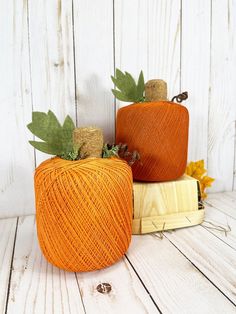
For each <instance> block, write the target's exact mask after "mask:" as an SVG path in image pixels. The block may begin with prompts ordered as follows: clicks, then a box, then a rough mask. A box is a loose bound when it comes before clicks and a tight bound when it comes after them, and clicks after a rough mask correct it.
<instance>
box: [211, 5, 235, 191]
mask: <svg viewBox="0 0 236 314" xmlns="http://www.w3.org/2000/svg"><path fill="white" fill-rule="evenodd" d="M211 24H212V31H211V32H212V35H211V75H210V103H209V106H210V107H209V126H208V127H209V130H208V168H209V175H210V176H212V177H214V178H216V181H215V182H214V185H213V188H212V191H215V192H216V191H224V190H229V191H230V190H232V186H233V175H234V174H233V171H234V169H233V167H234V142H235V141H234V136H235V120H236V105H235V99H236V89H235V83H233V84H232V82H235V80H236V71H235V70H236V40H235V34H236V32H235V29H236V2H235V1H232V0H229V1H221V0H214V1H212V22H211ZM220 34H222V35H220Z"/></svg>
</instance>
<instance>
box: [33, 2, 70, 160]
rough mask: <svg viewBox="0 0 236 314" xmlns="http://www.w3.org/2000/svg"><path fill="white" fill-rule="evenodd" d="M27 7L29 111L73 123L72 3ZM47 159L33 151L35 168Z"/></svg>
mask: <svg viewBox="0 0 236 314" xmlns="http://www.w3.org/2000/svg"><path fill="white" fill-rule="evenodd" d="M28 6H29V16H28V18H29V41H30V65H31V80H32V102H33V110H34V111H45V112H47V111H48V110H49V109H51V110H52V111H53V112H54V113H55V114H56V116H57V117H58V118H59V120H60V122H61V123H62V122H63V121H64V119H65V117H66V115H67V114H69V115H70V116H71V117H72V119H73V120H74V121H75V120H76V110H75V82H74V52H73V25H72V20H73V17H72V0H61V1H57V0H51V1H46V0H40V1H36V2H35V1H34V0H29V4H28ZM29 121H30V120H29ZM30 149H31V150H32V149H33V148H32V147H31V148H30ZM49 157H51V156H50V155H47V154H44V153H41V152H39V151H36V163H37V165H38V164H39V163H41V162H42V161H43V160H45V159H46V158H49Z"/></svg>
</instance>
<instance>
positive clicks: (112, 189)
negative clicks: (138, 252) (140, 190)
mask: <svg viewBox="0 0 236 314" xmlns="http://www.w3.org/2000/svg"><path fill="white" fill-rule="evenodd" d="M35 195H36V221H37V234H38V240H39V244H40V247H41V250H42V252H43V254H44V256H45V257H46V259H47V260H48V261H49V262H50V263H52V264H54V265H55V266H57V267H59V268H62V269H65V270H69V271H91V270H97V269H101V268H104V267H106V266H109V265H111V264H113V263H115V262H116V261H117V260H119V259H120V258H121V257H122V256H123V254H124V253H125V252H126V250H127V249H128V246H129V243H130V240H131V232H132V227H131V224H132V172H131V169H130V167H129V166H128V164H127V163H126V162H124V161H122V160H120V159H102V158H95V159H85V160H79V161H68V160H63V159H60V158H58V157H55V158H52V159H49V160H46V161H45V162H43V163H42V164H41V165H40V166H39V167H38V168H37V169H36V172H35Z"/></svg>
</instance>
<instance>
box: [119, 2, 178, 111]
mask: <svg viewBox="0 0 236 314" xmlns="http://www.w3.org/2000/svg"><path fill="white" fill-rule="evenodd" d="M115 66H116V67H118V68H120V69H121V70H125V71H128V72H130V73H132V74H133V75H134V77H135V78H137V77H138V74H139V72H140V70H141V69H142V70H143V71H144V78H145V81H147V80H149V79H153V78H162V79H164V80H166V81H167V82H168V86H169V88H168V90H169V92H168V94H169V97H170V98H172V96H173V95H176V94H178V93H179V89H180V1H175V0H166V1H155V0H150V1H145V0H142V1H136V0H129V1H125V0H121V1H115ZM126 104H127V103H122V102H119V101H117V108H119V107H122V106H124V105H126Z"/></svg>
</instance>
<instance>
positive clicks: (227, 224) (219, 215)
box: [202, 205, 236, 250]
mask: <svg viewBox="0 0 236 314" xmlns="http://www.w3.org/2000/svg"><path fill="white" fill-rule="evenodd" d="M204 220H205V222H204V223H203V224H202V226H204V227H205V228H206V229H207V230H208V231H209V232H211V233H213V234H214V235H215V236H217V237H218V238H219V239H221V240H222V241H223V242H225V243H226V244H227V245H229V246H230V247H231V248H233V249H235V250H236V220H235V219H233V218H232V217H230V216H228V215H227V214H225V213H223V212H222V211H219V210H218V209H216V208H214V207H213V206H208V205H205V219H204ZM220 227H222V228H224V229H225V230H228V232H226V233H225V232H224V231H223V229H222V230H221V229H220Z"/></svg>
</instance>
